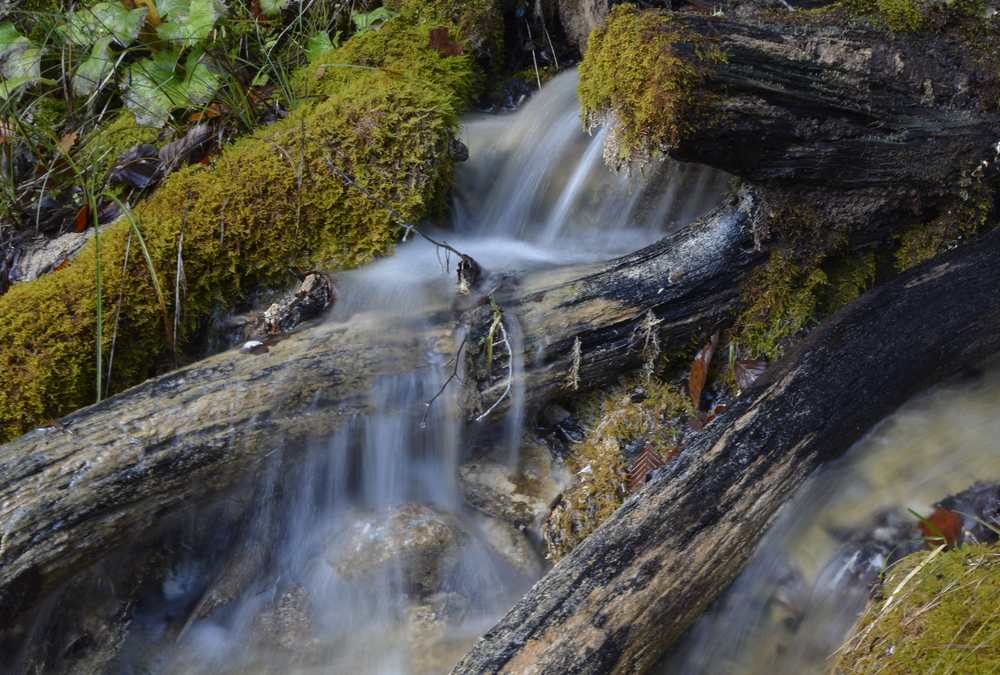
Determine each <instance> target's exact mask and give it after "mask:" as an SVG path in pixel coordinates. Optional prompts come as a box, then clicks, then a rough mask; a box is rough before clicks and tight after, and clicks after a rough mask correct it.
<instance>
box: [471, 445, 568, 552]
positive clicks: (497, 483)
mask: <svg viewBox="0 0 1000 675" xmlns="http://www.w3.org/2000/svg"><path fill="white" fill-rule="evenodd" d="M458 475H459V484H460V486H461V489H462V493H463V495H464V497H465V501H466V503H467V504H469V506H471V507H473V508H474V509H476V510H478V511H480V512H481V513H484V514H486V515H487V516H491V517H493V518H497V519H499V520H502V521H504V522H506V523H509V524H511V525H514V526H515V527H519V528H520V527H526V528H529V529H530V530H531V531H532V532H533V533H534V534H537V535H538V536H540V535H541V533H540V530H539V527H540V524H541V522H542V521H543V520H544V519H545V517H546V516H547V515H548V511H549V504H551V503H552V502H553V501H554V500H555V498H556V497H557V496H558V495H559V493H560V492H562V490H563V489H564V488H565V487H566V486H567V485H569V483H570V482H571V478H572V477H571V476H570V473H569V470H568V469H567V468H566V467H565V465H564V464H563V463H562V462H561V461H558V460H556V459H554V458H553V457H552V453H550V452H549V449H548V448H547V447H545V445H543V444H542V443H539V442H538V441H536V440H531V441H529V442H528V443H526V444H525V445H524V446H523V447H522V448H521V453H520V462H519V470H518V472H517V473H514V472H512V471H511V470H510V468H508V467H507V465H506V464H504V463H503V462H502V461H500V460H499V458H498V457H497V456H496V455H487V456H485V457H482V458H479V459H475V460H472V461H469V462H466V463H464V464H462V465H461V466H460V467H459V469H458Z"/></svg>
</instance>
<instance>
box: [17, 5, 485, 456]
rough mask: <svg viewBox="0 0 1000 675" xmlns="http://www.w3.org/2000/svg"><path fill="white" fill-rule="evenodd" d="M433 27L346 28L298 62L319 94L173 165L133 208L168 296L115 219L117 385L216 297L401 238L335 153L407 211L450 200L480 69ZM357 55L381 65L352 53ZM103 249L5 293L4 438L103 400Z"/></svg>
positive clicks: (197, 323)
mask: <svg viewBox="0 0 1000 675" xmlns="http://www.w3.org/2000/svg"><path fill="white" fill-rule="evenodd" d="M383 31H384V33H383ZM426 38H427V33H426V32H425V28H424V27H423V26H414V25H413V24H412V23H409V22H407V20H405V19H403V18H400V19H397V20H395V21H393V22H390V24H388V25H386V26H385V27H384V28H383V29H382V30H381V31H377V32H375V31H371V32H366V33H363V34H362V35H361V36H359V37H358V41H357V42H355V41H354V40H351V41H349V42H348V43H347V44H346V45H345V46H344V47H343V48H341V49H339V50H335V51H334V52H331V53H330V54H328V55H327V56H326V58H324V59H323V60H322V61H321V62H320V63H318V64H315V65H314V66H312V67H310V69H309V70H308V71H307V72H305V73H303V74H302V75H301V77H300V79H299V81H300V82H305V81H308V82H311V83H312V84H313V85H314V89H313V91H314V93H315V94H317V95H314V96H312V97H310V98H307V99H306V100H305V102H304V103H303V104H301V105H300V106H299V107H298V108H297V109H295V110H294V111H292V113H291V114H290V115H289V116H288V117H287V118H286V119H284V120H282V121H280V122H277V123H275V124H273V125H271V126H269V127H266V128H264V129H261V130H260V131H258V132H257V133H255V134H253V135H252V136H250V137H247V138H244V139H242V140H239V141H237V142H236V143H234V144H232V145H231V146H228V147H226V148H225V149H224V150H223V151H222V153H221V154H220V156H219V157H218V159H217V160H216V161H215V162H214V163H213V165H211V166H201V165H197V166H192V167H188V168H186V169H183V170H181V171H178V172H176V173H174V174H172V175H171V176H170V177H169V178H168V179H167V180H166V181H165V183H164V184H163V185H162V186H161V187H160V188H159V189H158V190H157V191H156V192H155V193H154V194H153V195H152V196H151V197H150V198H149V199H148V200H147V201H146V202H144V203H142V204H140V205H139V206H138V207H137V208H136V209H135V211H134V213H135V217H136V219H137V221H138V224H139V228H140V229H141V231H142V233H143V237H144V240H145V244H146V246H147V247H148V250H149V253H150V257H151V259H152V262H153V266H154V268H155V270H156V275H157V277H158V279H159V284H160V286H161V288H162V289H163V290H164V294H163V295H164V296H165V305H166V306H165V307H164V306H163V305H161V303H160V300H159V299H158V297H157V294H156V293H155V292H154V290H153V284H152V283H151V278H150V273H149V270H148V268H147V266H146V263H145V261H144V260H143V257H142V256H141V255H140V253H139V247H138V243H137V241H136V240H135V239H134V238H133V239H132V241H131V244H129V237H130V231H131V228H130V225H129V223H128V222H126V221H125V220H121V221H119V222H118V223H116V224H115V225H113V226H112V227H110V228H109V229H108V230H107V231H105V233H104V234H103V235H102V236H101V238H100V261H101V271H102V276H103V278H102V284H101V297H102V298H103V304H104V314H103V316H104V330H103V340H102V343H103V354H104V355H105V360H106V359H107V355H108V354H109V352H110V348H111V343H112V338H113V336H115V335H117V340H116V341H115V349H114V364H113V367H112V374H111V387H110V389H111V391H120V390H122V389H124V388H126V387H128V386H130V385H132V384H135V383H137V382H139V381H141V380H143V379H144V378H146V377H148V376H150V375H153V374H154V373H155V372H157V370H159V369H161V368H162V367H164V366H167V365H170V364H171V363H172V362H173V359H174V358H175V357H174V355H172V350H173V344H172V343H173V340H174V338H172V337H171V335H170V334H171V332H172V326H173V324H174V322H175V320H176V321H177V323H178V326H179V328H178V331H177V333H178V334H177V336H176V344H177V346H178V350H179V351H180V352H181V353H180V356H179V357H180V358H183V351H184V348H185V347H186V346H188V345H190V344H191V342H192V339H193V338H194V336H196V335H197V333H198V331H199V329H200V328H201V327H202V326H203V324H204V322H205V320H206V319H207V318H208V317H209V316H210V315H211V314H212V313H213V311H215V310H216V309H218V308H226V307H229V306H231V305H232V304H234V303H235V302H237V301H239V300H240V299H241V298H243V297H246V295H247V294H248V293H249V292H250V291H251V290H253V289H254V288H256V287H259V286H262V285H263V286H267V285H273V284H283V283H286V281H287V279H288V271H289V270H290V269H295V268H296V267H298V268H308V267H315V266H319V265H322V266H328V267H351V266H355V265H359V264H362V263H364V262H367V261H369V260H371V259H372V258H374V257H375V256H379V255H384V254H387V253H389V252H390V251H391V250H392V247H393V244H394V242H395V241H396V240H397V238H398V236H399V233H400V228H399V227H398V225H397V223H396V222H395V221H394V220H393V218H392V217H391V216H390V215H389V214H388V213H387V212H386V211H385V209H383V208H381V207H379V206H378V205H376V204H374V203H372V201H371V200H370V199H369V198H368V197H366V196H365V195H364V194H363V193H362V192H360V191H357V190H351V189H348V188H346V187H345V186H344V183H343V181H342V180H341V179H340V178H339V177H338V176H336V175H334V174H333V173H332V172H331V170H330V167H329V162H330V161H332V162H333V163H334V164H335V165H336V167H337V168H338V169H339V170H341V171H344V172H347V173H349V174H350V175H352V176H353V177H354V178H355V180H356V181H357V182H358V183H359V184H360V185H362V186H363V187H364V188H365V190H367V191H368V192H369V193H371V194H373V195H375V196H376V197H378V198H379V199H381V200H384V201H385V202H387V203H390V204H392V205H393V206H394V207H395V208H396V209H397V210H398V211H399V212H400V213H401V214H402V216H403V217H404V218H405V219H407V220H408V221H411V222H412V221H417V220H419V219H420V218H422V217H423V216H425V215H427V214H428V213H430V212H432V211H433V210H434V209H436V208H438V207H439V206H440V205H441V204H442V203H443V195H444V192H445V190H446V188H447V186H448V185H449V181H450V177H451V169H452V165H451V158H450V155H449V153H448V147H449V142H450V140H451V139H452V138H453V135H454V133H455V130H456V127H457V123H458V113H459V111H460V107H461V105H462V104H463V102H464V101H467V100H468V99H469V98H470V96H471V95H472V93H473V91H474V87H475V83H476V82H477V75H476V67H475V64H474V62H473V59H472V58H471V57H470V56H462V55H459V56H443V55H441V54H439V53H438V52H437V51H435V50H433V49H432V48H431V47H430V45H429V42H427V41H426ZM411 41H416V42H411ZM403 43H406V44H403ZM380 50H381V51H380ZM356 59H357V60H362V59H369V60H370V61H372V63H374V64H377V65H371V64H362V65H360V67H351V66H357V65H358V64H354V63H352V61H354V60H356ZM122 125H123V129H122V133H123V134H125V135H128V134H127V133H126V132H127V130H126V129H125V127H127V126H128V125H127V124H125V123H124V122H123V123H122ZM131 140H134V139H129V142H131ZM127 248H130V251H131V253H130V256H129V258H128V262H127V264H124V263H125V252H126V249H127ZM97 256H98V249H97V246H96V243H94V242H92V243H91V244H88V246H87V247H86V248H85V250H84V251H83V252H82V254H81V255H80V257H79V258H78V259H77V260H76V261H75V262H74V263H72V264H71V265H69V266H68V267H67V268H65V269H63V270H61V271H59V272H56V273H53V274H50V275H48V276H46V277H44V278H42V279H40V280H38V281H35V282H31V283H25V284H22V285H18V286H15V287H13V288H12V289H11V290H10V291H9V292H8V293H7V294H6V295H4V296H2V297H0V345H2V346H0V372H3V373H4V380H5V382H4V384H5V386H4V387H3V388H2V390H0V440H5V439H9V438H12V437H14V436H16V435H18V434H20V433H22V432H24V431H25V430H27V429H29V428H30V427H32V426H34V425H38V424H40V423H44V422H46V421H47V420H49V419H51V418H55V417H58V416H61V415H63V414H65V413H67V412H69V411H71V410H74V409H76V408H78V407H80V406H83V405H86V404H88V403H92V402H93V401H94V400H95V397H96V394H95V392H96V390H95V382H96V372H97V365H96V364H97V360H96V358H95V352H96V340H97V334H98V324H97V318H96V317H97V313H96V302H97V300H96V299H97V282H96V274H95V271H96V262H97ZM179 268H180V269H182V275H181V278H180V281H178V274H177V270H178V269H179ZM178 285H179V286H180V290H178ZM175 295H179V297H180V302H179V303H178V305H177V306H176V307H175V306H174V305H175V303H174V300H173V299H174V297H175ZM178 315H179V318H178ZM115 325H116V326H117V333H115V331H113V330H112V328H111V327H112V326H115ZM104 368H105V370H107V364H106V363H105V365H104Z"/></svg>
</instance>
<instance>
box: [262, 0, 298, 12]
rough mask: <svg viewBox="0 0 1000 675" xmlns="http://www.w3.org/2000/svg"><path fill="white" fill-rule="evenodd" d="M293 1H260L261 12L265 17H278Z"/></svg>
mask: <svg viewBox="0 0 1000 675" xmlns="http://www.w3.org/2000/svg"><path fill="white" fill-rule="evenodd" d="M290 2H291V0H260V11H261V12H263V13H264V16H277V15H279V14H281V12H282V11H284V9H285V8H286V7H288V5H289V3H290Z"/></svg>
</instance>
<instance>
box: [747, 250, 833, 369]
mask: <svg viewBox="0 0 1000 675" xmlns="http://www.w3.org/2000/svg"><path fill="white" fill-rule="evenodd" d="M828 284H829V278H828V277H827V274H826V272H824V271H823V270H822V269H821V268H819V267H812V268H810V267H804V266H802V265H800V264H799V263H797V262H796V261H795V258H794V257H793V255H792V254H791V253H789V252H788V251H787V250H776V251H774V252H773V253H771V258H770V260H769V261H768V263H767V264H766V265H764V266H763V267H761V268H759V269H757V270H755V271H754V273H753V274H752V275H751V277H750V279H749V280H748V282H747V284H746V285H745V286H744V289H743V306H744V309H743V312H742V313H741V314H740V316H739V318H738V319H737V321H736V327H735V331H736V335H737V336H738V338H737V339H738V342H739V344H740V346H741V347H742V348H743V349H744V353H745V355H746V356H748V357H750V358H766V359H769V360H774V359H776V358H778V357H779V356H781V353H782V352H783V351H784V344H785V342H786V341H787V339H788V338H790V337H792V336H794V335H796V334H797V333H799V332H800V331H802V330H803V329H805V328H806V327H807V326H809V325H810V324H811V323H812V322H813V321H814V320H815V318H816V314H817V310H818V309H819V306H820V293H821V292H823V291H824V290H825V289H826V287H827V286H828Z"/></svg>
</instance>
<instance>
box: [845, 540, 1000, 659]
mask: <svg viewBox="0 0 1000 675" xmlns="http://www.w3.org/2000/svg"><path fill="white" fill-rule="evenodd" d="M932 556H933V557H932ZM914 570H917V571H916V573H915V575H914V576H913V577H912V578H909V579H907V577H908V576H909V575H910V573H911V572H913V571H914ZM833 672H835V673H845V674H846V673H883V674H885V675H895V674H899V675H911V674H913V673H963V674H965V675H976V674H982V675H986V674H987V673H997V672H1000V548H997V547H996V546H992V547H991V546H983V545H973V546H966V547H963V548H960V549H957V550H952V551H945V552H941V553H938V554H937V555H933V554H932V553H928V552H924V553H916V554H913V555H911V556H909V557H907V558H904V559H903V560H902V561H901V562H900V563H899V564H898V565H896V566H895V567H894V568H893V569H892V571H891V572H890V573H889V576H888V578H887V579H886V581H885V583H884V584H883V585H882V591H881V598H880V599H879V600H878V601H877V602H873V603H871V604H870V606H869V607H868V609H867V611H866V612H865V614H864V616H863V617H862V618H861V620H860V622H859V623H858V625H857V626H856V627H855V629H854V632H853V635H852V637H851V638H849V639H848V640H847V643H846V645H845V648H844V649H843V650H842V651H841V653H840V656H839V658H838V661H837V663H836V664H835V665H834V668H833Z"/></svg>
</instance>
